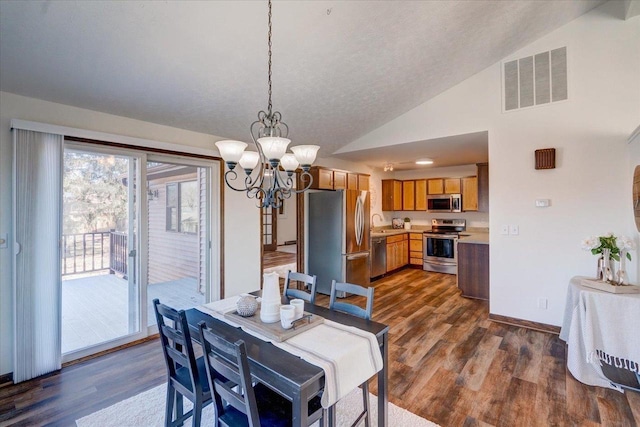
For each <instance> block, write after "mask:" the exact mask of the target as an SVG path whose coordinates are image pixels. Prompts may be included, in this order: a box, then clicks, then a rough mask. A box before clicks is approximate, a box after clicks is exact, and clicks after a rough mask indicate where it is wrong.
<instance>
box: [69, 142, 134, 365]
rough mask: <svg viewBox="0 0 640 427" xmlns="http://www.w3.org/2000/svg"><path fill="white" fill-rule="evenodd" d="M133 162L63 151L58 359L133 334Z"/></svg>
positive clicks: (71, 150)
mask: <svg viewBox="0 0 640 427" xmlns="http://www.w3.org/2000/svg"><path fill="white" fill-rule="evenodd" d="M137 163H138V160H137V159H136V158H135V157H130V156H124V155H117V156H116V155H109V154H101V153H94V152H88V151H77V150H73V149H65V152H64V174H63V236H62V353H63V354H66V353H72V352H77V351H81V350H84V349H86V348H88V347H93V346H97V345H101V344H104V343H106V342H109V341H114V340H118V339H120V338H122V337H125V336H128V335H132V334H136V333H139V332H140V322H139V319H140V311H139V307H140V293H139V287H138V280H137V277H136V275H137V272H138V269H139V268H138V267H137V258H136V254H137V252H138V251H137V244H138V242H137V240H138V239H137V238H136V235H137V222H138V219H137V214H136V210H137V209H136V181H137V179H136V175H137V174H138V170H137V169H138V165H137Z"/></svg>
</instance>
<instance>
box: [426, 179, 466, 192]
mask: <svg viewBox="0 0 640 427" xmlns="http://www.w3.org/2000/svg"><path fill="white" fill-rule="evenodd" d="M427 191H428V193H429V194H460V191H461V182H460V178H431V179H429V180H427Z"/></svg>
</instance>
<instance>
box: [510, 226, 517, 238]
mask: <svg viewBox="0 0 640 427" xmlns="http://www.w3.org/2000/svg"><path fill="white" fill-rule="evenodd" d="M509 234H511V235H513V236H517V235H518V234H520V227H519V226H517V225H510V226H509Z"/></svg>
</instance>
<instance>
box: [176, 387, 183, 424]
mask: <svg viewBox="0 0 640 427" xmlns="http://www.w3.org/2000/svg"><path fill="white" fill-rule="evenodd" d="M183 414H184V399H183V398H182V394H180V393H178V392H176V420H179V419H180V418H182V415H183ZM176 425H177V426H178V427H179V426H182V425H184V421H181V422H180V423H178V424H176Z"/></svg>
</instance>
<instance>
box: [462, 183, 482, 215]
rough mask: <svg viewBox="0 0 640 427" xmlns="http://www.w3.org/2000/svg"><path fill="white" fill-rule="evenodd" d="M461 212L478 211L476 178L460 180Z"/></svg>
mask: <svg viewBox="0 0 640 427" xmlns="http://www.w3.org/2000/svg"><path fill="white" fill-rule="evenodd" d="M462 210H463V211H477V210H478V177H477V176H468V177H465V178H462Z"/></svg>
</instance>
